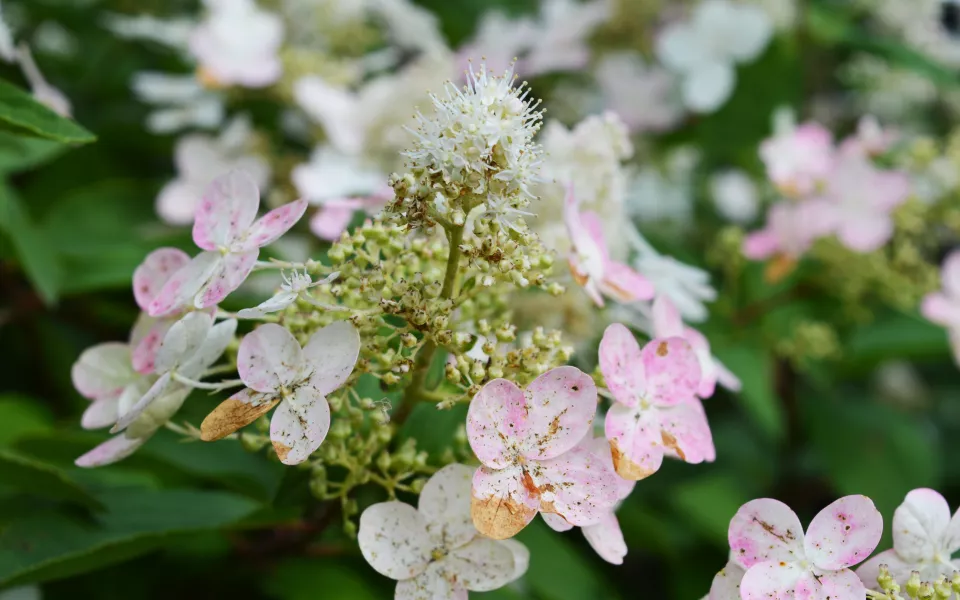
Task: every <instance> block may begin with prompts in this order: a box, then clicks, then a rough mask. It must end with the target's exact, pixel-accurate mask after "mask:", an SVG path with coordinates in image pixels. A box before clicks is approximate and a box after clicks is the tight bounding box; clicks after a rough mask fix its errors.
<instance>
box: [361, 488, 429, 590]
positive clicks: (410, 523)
mask: <svg viewBox="0 0 960 600" xmlns="http://www.w3.org/2000/svg"><path fill="white" fill-rule="evenodd" d="M357 542H358V543H359V545H360V552H362V553H363V557H364V558H365V559H367V562H368V563H370V566H371V567H373V568H374V569H375V570H376V571H377V572H378V573H380V574H381V575H386V576H387V577H390V578H392V579H401V580H402V579H410V578H413V577H416V576H417V575H419V574H421V573H423V572H424V571H425V570H426V568H427V564H428V563H429V562H430V551H431V550H432V547H431V542H430V536H429V535H428V534H427V525H426V522H424V520H423V517H422V516H421V515H420V513H418V512H417V509H415V508H414V507H412V506H410V505H409V504H405V503H403V502H381V503H380V504H374V505H372V506H370V507H368V508H367V509H366V510H364V511H363V514H361V515H360V528H359V530H358V531H357Z"/></svg>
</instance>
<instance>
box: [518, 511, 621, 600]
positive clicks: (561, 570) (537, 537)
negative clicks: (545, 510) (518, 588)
mask: <svg viewBox="0 0 960 600" xmlns="http://www.w3.org/2000/svg"><path fill="white" fill-rule="evenodd" d="M569 535H570V534H567V536H569ZM517 539H518V540H519V541H520V542H522V543H523V544H524V545H525V546H526V547H527V548H528V549H529V550H530V568H529V569H528V570H527V574H526V577H525V579H526V582H527V583H528V584H529V585H530V587H531V588H532V589H533V590H534V591H535V592H536V593H537V596H539V597H541V598H543V599H544V600H583V599H584V598H590V599H591V600H601V599H602V598H616V595H615V594H614V593H613V592H612V591H611V590H610V588H609V587H608V586H607V585H606V583H605V582H604V580H603V578H602V577H601V576H600V574H598V573H597V572H595V571H593V570H592V569H591V568H590V567H588V566H587V565H588V563H587V561H585V560H584V559H583V557H582V556H580V554H579V553H578V552H577V551H576V550H575V549H574V547H573V546H572V545H571V543H570V540H569V539H567V537H566V536H564V534H560V533H557V532H555V531H552V530H551V529H549V528H548V527H547V526H546V525H545V524H544V523H543V521H542V520H540V519H537V520H536V521H535V522H534V523H531V524H530V525H529V526H528V527H526V528H525V529H524V530H523V531H521V532H520V534H519V535H518V536H517Z"/></svg>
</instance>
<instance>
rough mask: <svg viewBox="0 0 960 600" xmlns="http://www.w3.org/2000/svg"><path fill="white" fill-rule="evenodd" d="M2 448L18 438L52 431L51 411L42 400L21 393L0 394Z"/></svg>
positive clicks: (0, 443)
mask: <svg viewBox="0 0 960 600" xmlns="http://www.w3.org/2000/svg"><path fill="white" fill-rule="evenodd" d="M0 415H3V418H2V419H0V448H4V447H8V446H11V445H12V444H13V443H14V442H16V441H17V440H18V439H20V438H23V437H26V436H29V435H36V434H40V433H44V432H47V431H50V430H51V428H52V422H51V417H50V413H49V412H48V411H47V410H46V408H45V407H44V406H43V404H41V403H40V402H38V401H36V400H33V399H31V398H27V397H26V396H21V395H19V394H2V395H0Z"/></svg>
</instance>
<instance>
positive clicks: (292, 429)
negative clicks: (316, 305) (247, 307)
mask: <svg viewBox="0 0 960 600" xmlns="http://www.w3.org/2000/svg"><path fill="white" fill-rule="evenodd" d="M359 353H360V334H359V333H358V332H357V329H356V328H355V327H354V326H353V325H351V324H350V322H349V321H337V322H335V323H332V324H330V325H327V326H326V327H324V328H323V329H321V330H319V331H317V332H316V333H314V334H313V335H312V336H310V339H309V340H308V341H307V344H306V345H305V346H303V347H302V348H301V347H300V344H299V343H297V340H296V339H295V338H294V337H293V334H292V333H290V332H289V331H287V330H286V329H284V328H283V327H281V326H279V325H275V324H273V323H268V324H266V325H261V326H260V327H258V328H256V329H255V330H253V332H252V333H249V334H247V335H246V336H245V337H244V338H243V340H242V341H241V342H240V350H239V353H238V355H237V371H238V372H239V373H240V379H241V380H243V382H244V383H245V384H247V389H244V390H242V391H240V392H239V393H237V394H234V395H233V396H231V397H230V398H228V399H227V400H225V401H223V402H222V403H221V404H220V405H219V406H217V408H215V409H214V410H213V412H211V413H210V414H209V415H207V417H206V418H205V419H204V420H203V423H201V425H200V433H201V436H202V437H201V439H203V440H204V441H207V442H210V441H214V440H219V439H221V438H223V437H225V436H227V435H230V434H231V433H233V432H234V431H236V430H238V429H240V428H241V427H244V426H246V425H248V424H250V423H252V422H253V421H255V420H256V419H257V418H258V417H260V416H261V415H264V414H266V413H267V412H268V411H269V410H270V409H271V408H273V407H274V406H277V404H279V405H280V406H279V408H277V410H276V412H274V413H273V418H272V419H271V420H270V440H271V441H272V442H273V447H274V449H275V450H276V452H277V456H278V457H279V458H280V461H281V462H282V463H283V464H286V465H296V464H299V463H302V462H303V461H305V460H307V459H308V458H309V457H310V455H311V454H312V453H313V452H314V451H315V450H316V449H317V448H319V447H320V444H322V443H323V440H324V439H326V437H327V432H328V431H329V430H330V405H329V404H327V395H328V394H330V393H332V392H334V391H335V390H337V389H339V388H340V386H342V385H343V384H344V383H345V382H346V381H347V378H348V377H350V373H352V372H353V367H354V365H356V363H357V357H358V356H359Z"/></svg>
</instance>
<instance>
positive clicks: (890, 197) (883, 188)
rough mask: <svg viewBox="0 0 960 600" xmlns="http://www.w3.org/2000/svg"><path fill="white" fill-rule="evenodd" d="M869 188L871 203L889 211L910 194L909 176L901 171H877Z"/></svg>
mask: <svg viewBox="0 0 960 600" xmlns="http://www.w3.org/2000/svg"><path fill="white" fill-rule="evenodd" d="M871 188H872V189H873V191H874V192H875V195H874V197H873V198H872V200H873V205H874V206H875V207H877V208H879V209H880V210H882V211H884V212H887V213H889V212H890V211H891V210H893V209H894V208H896V207H897V206H899V205H901V204H903V203H904V202H905V201H906V199H907V198H908V197H909V196H910V178H909V177H908V176H907V174H906V173H903V172H901V171H878V172H877V173H876V175H875V176H874V180H873V183H872V185H871Z"/></svg>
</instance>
